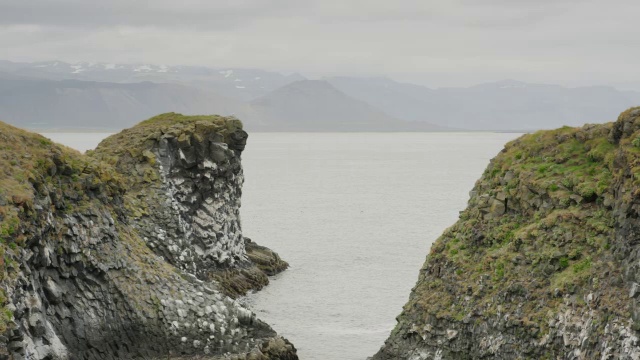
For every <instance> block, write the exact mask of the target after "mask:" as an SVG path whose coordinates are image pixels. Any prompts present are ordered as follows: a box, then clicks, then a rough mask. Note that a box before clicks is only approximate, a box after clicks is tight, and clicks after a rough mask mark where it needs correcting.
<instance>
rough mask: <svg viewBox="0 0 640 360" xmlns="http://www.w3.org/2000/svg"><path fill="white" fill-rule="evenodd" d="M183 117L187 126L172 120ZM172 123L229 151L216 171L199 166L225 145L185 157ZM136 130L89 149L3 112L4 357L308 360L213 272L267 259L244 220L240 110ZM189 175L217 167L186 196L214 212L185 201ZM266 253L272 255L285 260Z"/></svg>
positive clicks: (0, 277)
mask: <svg viewBox="0 0 640 360" xmlns="http://www.w3.org/2000/svg"><path fill="white" fill-rule="evenodd" d="M156 120H158V119H156ZM173 120H176V122H177V123H179V124H177V125H175V126H173V127H172V126H169V125H167V124H168V123H170V122H172V121H173ZM196 124H198V125H196ZM165 126H167V127H166V128H167V129H174V130H175V129H177V128H180V129H182V130H185V131H190V130H189V129H191V130H193V133H191V135H192V136H193V137H194V138H197V140H201V141H202V142H203V143H206V148H207V149H209V150H211V149H212V148H213V147H215V149H219V150H216V152H215V154H222V155H224V159H222V158H220V159H219V162H213V163H212V164H213V165H211V166H212V167H215V168H216V170H212V169H210V168H207V169H204V168H202V169H201V168H200V167H199V165H200V164H201V162H204V161H206V160H207V159H209V156H213V155H212V154H214V152H213V151H210V152H208V153H207V154H206V156H204V157H202V158H199V157H197V156H196V158H195V159H196V160H195V161H196V163H195V164H191V163H188V162H187V163H184V162H180V161H182V160H181V159H180V158H179V156H180V154H185V152H187V151H186V150H184V151H179V149H183V148H180V147H175V148H174V147H173V146H178V145H176V144H178V143H177V141H178V140H177V139H179V138H180V135H181V134H182V133H180V134H177V135H178V136H177V137H176V142H173V141H172V140H171V139H170V138H169V136H168V135H167V136H165V135H166V132H164V130H163V129H165ZM201 127H204V128H201ZM214 128H215V129H214ZM176 131H178V130H176ZM124 133H125V134H128V135H127V139H128V140H127V141H132V143H127V142H124V140H123V143H122V145H124V147H121V148H117V147H114V149H112V152H110V151H107V150H104V148H105V144H108V143H109V142H114V141H115V140H114V139H118V138H119V136H121V135H115V136H114V137H112V138H111V139H107V140H105V143H103V144H102V145H101V146H100V147H99V148H98V150H96V151H94V152H93V153H92V154H90V155H81V154H80V153H78V152H76V151H74V150H71V149H68V148H65V147H63V146H60V145H56V144H54V143H52V142H51V141H49V140H48V139H46V138H44V137H42V136H39V135H36V134H33V133H28V132H26V131H22V130H19V129H16V128H14V127H11V126H8V125H6V124H3V123H0V165H2V166H1V168H2V169H1V170H0V288H1V291H0V358H13V359H126V358H149V359H153V358H178V357H179V358H190V357H194V356H198V357H204V358H212V359H222V358H234V359H297V356H296V351H295V348H294V347H293V346H292V345H291V344H290V343H289V342H288V341H286V340H285V339H283V338H281V337H278V336H277V334H276V333H275V331H273V330H272V329H271V328H270V327H269V326H268V325H267V324H265V323H263V322H262V321H260V320H259V319H257V318H256V316H255V314H253V313H252V312H251V311H249V310H248V309H246V308H244V307H243V306H242V305H240V304H239V303H238V302H237V301H235V300H234V299H232V298H230V297H229V296H227V294H228V293H229V290H228V289H227V288H226V287H225V285H224V284H221V283H220V282H219V281H217V280H216V278H215V277H214V276H213V275H211V277H207V276H208V275H209V272H208V271H207V270H206V269H207V267H212V268H216V269H217V268H219V269H225V270H226V271H232V269H235V270H237V271H242V269H248V268H256V269H257V268H258V267H257V266H256V265H255V264H253V263H252V262H251V259H250V257H249V256H248V255H247V252H246V249H245V247H244V242H245V240H244V238H243V237H242V234H241V231H240V228H239V219H237V206H239V197H240V186H241V181H238V179H241V178H242V177H241V166H240V160H239V151H241V150H242V148H241V145H244V143H243V141H246V133H244V132H243V131H242V130H241V124H240V123H239V121H237V120H235V119H228V118H221V117H202V118H198V119H196V118H186V117H180V116H179V115H178V114H172V115H171V114H170V115H165V118H164V121H147V122H143V123H141V124H140V125H138V126H136V127H134V128H132V129H128V130H126V131H125V132H124ZM145 133H146V135H143V134H145ZM134 134H139V135H140V136H146V139H145V140H144V141H142V140H141V138H136V137H134V136H133V135H134ZM154 136H156V137H155V138H154ZM185 136H186V135H185ZM200 136H201V137H200ZM153 139H157V140H158V142H157V143H155V142H153V141H152V140H153ZM194 141H195V140H194ZM116 143H117V141H115V142H114V146H115V145H117V144H116ZM134 143H135V144H134ZM129 145H132V146H129ZM133 145H135V146H133ZM202 146H205V145H202ZM196 149H200V148H197V147H196ZM154 151H155V152H154ZM175 156H178V158H177V160H176V158H175ZM141 159H142V160H144V163H141V162H140V161H139V160H141ZM174 160H176V161H177V162H178V163H179V165H175V164H174V163H173V162H172V161H174ZM109 161H111V162H112V165H110V164H109ZM189 161H191V160H189ZM222 163H224V164H225V166H222ZM174 170H175V171H174ZM209 170H211V171H209ZM163 171H164V172H163ZM215 171H220V173H215ZM177 173H179V174H180V176H184V177H185V181H187V179H191V178H192V177H193V178H194V179H195V178H197V179H200V178H201V176H204V177H205V178H206V176H207V174H209V175H212V174H213V175H215V179H209V178H207V179H208V182H209V183H210V184H209V185H207V184H205V183H206V182H207V181H206V180H204V179H200V180H198V181H199V186H202V187H206V188H204V190H196V189H195V188H194V190H193V191H192V192H191V193H189V194H188V196H192V197H198V196H203V197H202V199H200V200H201V201H202V203H204V204H209V203H213V204H215V205H213V206H215V207H216V212H215V213H213V212H212V213H206V214H202V213H200V212H199V211H200V210H202V209H201V207H203V206H204V205H202V203H200V202H198V203H197V204H198V205H193V206H192V207H189V208H187V205H185V203H186V204H191V203H190V202H189V201H188V200H185V203H183V202H181V201H182V200H184V199H183V198H182V197H181V196H182V195H181V194H182V193H180V191H175V190H174V189H173V188H172V187H171V186H174V185H175V184H174V183H173V182H172V181H175V182H176V183H177V182H178V181H179V179H178V177H179V175H178V174H177ZM167 179H171V180H167ZM218 179H220V180H218ZM234 179H235V180H234ZM216 180H217V181H216ZM194 181H195V180H194ZM216 184H217V185H216ZM175 186H179V184H178V185H175ZM207 186H209V187H207ZM145 187H146V190H145ZM198 189H200V188H198ZM200 191H202V193H205V194H206V196H204V195H203V194H200ZM198 194H200V195H198ZM185 196H187V195H185ZM210 199H211V200H210ZM202 211H204V210H202ZM185 212H186V213H185ZM218 216H221V217H218ZM180 221H184V222H185V223H184V224H183V223H181V222H180ZM189 221H191V222H193V223H195V222H197V221H202V222H203V224H205V225H206V226H205V225H203V227H202V228H198V229H196V228H195V227H191V228H189V227H188V226H189V223H187V222H189ZM152 229H153V230H155V232H153V231H152ZM179 231H185V232H179ZM189 231H192V232H194V233H196V232H198V231H202V233H204V232H205V231H207V234H208V237H200V238H199V237H195V236H193V237H189V236H187V233H188V232H189ZM159 234H165V235H166V236H164V238H163V237H162V236H161V235H159ZM198 234H200V233H198ZM152 235H154V236H152ZM180 235H182V238H181V239H179V238H178V237H179V236H180ZM172 236H173V237H172ZM203 239H207V241H208V242H207V243H205V244H202V243H201V242H200V241H204V240H203ZM180 241H182V242H180ZM206 245H208V246H209V247H207V246H206ZM175 246H177V247H178V249H179V251H174V250H173V247H175ZM196 246H200V247H201V250H202V252H199V251H197V249H196ZM268 254H269V256H267V260H264V262H266V263H268V264H276V265H280V267H278V269H282V268H283V267H284V265H282V264H281V260H280V259H279V257H277V255H275V254H273V253H271V252H268ZM265 256H266V255H265ZM276 265H274V266H276ZM276 267H277V266H276ZM256 271H257V270H256ZM205 274H206V275H207V276H205ZM261 274H262V272H261ZM263 275H264V274H263ZM265 277H266V276H265ZM241 288H242V289H245V286H241Z"/></svg>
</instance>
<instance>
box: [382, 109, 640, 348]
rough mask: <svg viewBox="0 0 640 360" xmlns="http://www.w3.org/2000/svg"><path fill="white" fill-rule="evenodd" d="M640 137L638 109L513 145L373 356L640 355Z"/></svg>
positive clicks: (444, 240)
mask: <svg viewBox="0 0 640 360" xmlns="http://www.w3.org/2000/svg"><path fill="white" fill-rule="evenodd" d="M638 139H640V109H638V108H635V109H630V110H628V111H626V112H624V113H622V114H621V116H620V118H619V119H618V121H617V122H616V123H613V124H605V125H586V126H584V127H583V128H562V129H558V130H554V131H545V132H538V133H535V134H529V135H525V136H523V137H521V138H519V139H517V140H515V141H513V142H511V143H509V144H507V145H506V147H505V149H504V150H503V151H502V152H501V153H500V154H499V155H498V156H497V157H496V158H494V159H493V160H492V161H491V163H490V165H489V166H488V168H487V170H486V171H485V173H484V174H483V176H482V178H481V179H480V180H478V182H477V183H476V185H475V187H474V189H473V191H472V192H471V194H470V195H471V198H470V200H469V205H468V208H467V209H466V210H465V211H464V212H462V213H461V215H460V220H459V221H458V222H457V223H456V224H455V225H453V226H452V227H451V228H449V229H447V230H446V231H445V232H444V234H443V235H442V236H441V237H440V238H439V239H438V240H437V241H436V242H435V243H434V245H433V246H432V249H431V252H430V254H429V255H428V256H427V260H426V262H425V264H424V266H423V268H422V270H421V271H420V275H419V279H418V283H417V284H416V286H415V287H414V289H413V290H412V293H411V296H410V299H409V302H408V303H407V304H406V305H405V307H404V309H403V312H402V313H401V314H400V315H399V316H398V318H397V320H398V324H397V326H396V328H395V329H394V330H393V332H392V333H391V335H390V337H389V338H388V339H387V341H386V342H385V344H384V346H383V347H382V348H381V349H380V351H379V352H378V353H377V354H376V355H375V356H374V357H373V359H415V360H418V359H484V358H492V359H552V358H553V359H637V358H640V342H639V340H638V339H639V338H640V337H639V336H640V333H639V330H640V325H638V324H640V321H639V319H640V316H639V315H638V314H640V310H639V309H640V297H638V294H640V285H638V284H640V266H638V263H639V261H640V247H639V246H638V245H639V244H640V242H639V241H638V240H637V239H638V238H639V236H640V222H639V221H638V218H640V212H639V210H640V201H639V200H638V194H640V182H638V181H637V174H636V173H637V169H638V166H639V165H640V151H639V150H638V148H640V140H638ZM634 169H635V170H634Z"/></svg>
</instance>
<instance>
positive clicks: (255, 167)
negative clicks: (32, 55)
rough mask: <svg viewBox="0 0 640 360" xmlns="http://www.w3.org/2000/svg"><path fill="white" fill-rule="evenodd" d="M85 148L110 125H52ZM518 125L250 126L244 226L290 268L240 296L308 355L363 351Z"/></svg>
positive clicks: (381, 337) (375, 341) (336, 357)
mask: <svg viewBox="0 0 640 360" xmlns="http://www.w3.org/2000/svg"><path fill="white" fill-rule="evenodd" d="M43 135H45V136H47V137H49V138H50V139H52V140H54V141H56V142H59V143H62V144H64V145H67V146H69V147H71V148H75V149H77V150H79V151H85V150H88V149H92V148H94V147H95V146H96V145H97V144H98V143H99V142H100V141H101V140H102V139H103V138H104V137H106V136H108V135H109V134H103V133H82V134H79V133H75V134H74V133H46V134H43ZM520 135H521V134H517V133H492V132H474V133H461V132H456V133H252V134H250V136H249V140H248V144H247V147H246V150H245V151H244V152H243V153H242V158H243V159H242V163H243V166H244V174H245V183H244V188H243V194H242V207H241V217H242V227H243V233H244V235H245V236H247V237H249V238H251V239H252V240H254V241H255V242H257V243H258V244H260V245H264V246H267V247H269V248H271V249H272V250H274V251H276V252H278V253H279V254H280V256H281V257H282V258H283V259H284V260H286V261H288V262H289V264H290V268H289V269H288V270H287V271H285V272H283V273H281V274H279V275H277V276H275V277H273V278H271V284H270V285H269V286H267V287H266V288H264V289H263V290H261V291H259V292H256V293H252V294H249V295H248V296H247V297H245V298H243V299H241V301H242V302H244V303H245V304H246V305H247V306H248V307H249V308H251V309H252V310H253V311H254V312H256V313H257V315H258V317H259V318H261V319H262V320H264V321H266V322H267V323H268V324H270V325H271V326H272V327H273V328H274V329H275V330H276V331H277V332H278V333H279V334H281V335H283V336H285V337H286V338H288V339H289V340H290V341H291V342H292V343H293V344H294V345H295V346H296V348H297V349H298V354H299V356H300V358H301V359H309V360H364V359H366V358H367V357H369V356H372V355H373V354H375V353H376V352H377V351H378V349H379V348H380V347H381V346H382V345H383V343H384V341H385V339H386V338H387V337H388V335H389V333H390V332H391V330H392V329H393V327H394V326H395V324H396V320H395V317H396V316H398V315H399V314H400V312H401V311H402V306H403V305H404V304H405V303H406V302H407V300H408V297H409V294H410V292H411V288H412V287H413V286H414V285H415V282H416V280H417V279H418V272H419V270H420V267H421V266H422V264H423V262H424V261H425V256H426V254H427V253H428V251H429V248H430V246H431V244H432V243H433V242H434V241H435V240H436V239H437V238H438V236H439V235H440V234H441V233H442V232H443V230H445V229H446V228H447V227H449V226H451V225H453V224H454V223H455V221H456V220H457V219H458V215H459V212H460V211H461V210H463V209H464V208H465V206H466V203H467V201H468V199H469V191H470V190H471V189H472V187H473V185H474V183H475V181H476V180H477V179H478V178H479V177H480V176H481V175H482V172H483V170H484V169H485V168H486V166H487V165H488V163H489V161H490V159H491V158H492V157H494V156H495V155H497V153H498V152H499V151H500V150H501V149H502V148H503V147H504V144H505V143H507V142H508V141H510V140H513V139H515V138H517V137H518V136H520Z"/></svg>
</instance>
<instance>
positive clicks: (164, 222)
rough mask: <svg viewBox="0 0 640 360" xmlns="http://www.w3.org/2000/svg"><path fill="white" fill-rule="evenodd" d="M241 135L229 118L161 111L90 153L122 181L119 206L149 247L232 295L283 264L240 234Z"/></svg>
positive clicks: (259, 282)
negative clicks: (122, 205) (124, 188)
mask: <svg viewBox="0 0 640 360" xmlns="http://www.w3.org/2000/svg"><path fill="white" fill-rule="evenodd" d="M247 136H248V135H247V133H246V132H244V130H243V129H242V123H241V122H240V120H238V119H236V118H234V117H222V116H217V115H212V116H185V115H181V114H176V113H167V114H162V115H158V116H156V117H153V118H151V119H149V120H146V121H143V122H141V123H139V124H138V125H136V126H134V127H132V128H130V129H125V130H123V131H122V132H120V133H118V134H115V135H113V136H110V137H108V138H107V139H105V140H104V141H102V142H101V143H100V145H99V146H98V147H97V148H96V150H95V151H91V152H89V155H90V156H92V157H94V158H96V159H100V160H103V161H105V162H108V163H110V164H112V165H113V166H114V168H115V169H116V171H117V172H118V173H120V174H121V175H122V177H123V178H125V181H126V182H127V189H128V191H127V193H126V195H125V207H126V209H127V210H128V213H129V214H130V216H131V218H132V220H133V225H134V226H135V227H136V228H137V229H138V230H139V231H140V233H141V234H142V237H143V238H144V239H145V240H146V241H147V242H148V244H149V246H150V247H151V248H152V249H153V250H154V251H156V253H158V254H159V255H161V256H163V257H164V258H166V259H167V260H168V261H169V262H171V263H172V264H174V265H176V266H178V267H180V268H181V269H183V270H185V271H187V272H189V273H193V274H195V275H196V276H198V278H200V279H203V280H211V279H214V280H216V281H217V282H218V283H219V284H220V286H221V288H222V289H223V290H224V291H225V292H226V293H227V294H228V295H230V296H234V297H235V296H238V295H243V294H245V293H246V292H247V291H249V290H251V289H260V288H262V287H263V286H264V285H266V284H268V282H269V281H268V278H267V275H273V274H275V273H277V272H280V271H282V270H284V269H286V268H287V266H288V264H287V263H286V262H284V261H282V260H281V259H280V258H279V256H278V255H277V254H276V253H273V252H271V251H270V250H269V249H267V248H264V247H261V246H257V245H256V244H254V243H252V242H249V241H246V242H245V240H244V237H243V234H242V232H241V223H240V217H239V208H240V196H241V193H242V183H243V182H244V175H243V172H242V166H241V162H240V156H241V152H242V151H243V150H244V147H245V144H246V140H247ZM131 174H133V175H134V176H128V175H131ZM169 219H170V220H169ZM158 224H160V226H159V225H158Z"/></svg>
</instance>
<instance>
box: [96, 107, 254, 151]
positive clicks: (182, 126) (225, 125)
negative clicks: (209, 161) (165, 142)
mask: <svg viewBox="0 0 640 360" xmlns="http://www.w3.org/2000/svg"><path fill="white" fill-rule="evenodd" d="M236 130H242V122H241V121H240V120H238V119H237V118H235V117H233V116H230V117H224V116H220V115H182V114H177V113H165V114H160V115H157V116H154V117H152V118H150V119H147V120H145V121H142V122H140V123H138V124H137V125H136V126H134V127H131V128H129V129H125V130H123V131H121V132H120V133H118V134H117V135H115V136H110V137H108V138H106V139H105V140H104V141H102V142H101V143H100V145H99V148H100V150H101V151H100V152H101V153H102V154H110V155H112V156H121V155H122V154H124V153H125V152H127V153H129V154H130V155H131V156H134V157H140V156H142V157H144V156H145V154H143V152H144V150H147V149H149V148H150V147H151V146H152V145H153V143H154V142H157V141H159V140H160V138H161V137H162V136H163V135H165V134H168V135H175V136H181V135H182V136H183V138H184V137H185V136H187V134H194V135H196V136H202V134H210V133H216V134H218V135H219V136H220V140H221V141H224V142H226V143H229V141H230V136H231V134H233V133H234V132H235V131H236ZM88 153H89V154H92V153H93V152H92V151H89V152H88ZM149 161H153V160H152V159H151V158H149Z"/></svg>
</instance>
